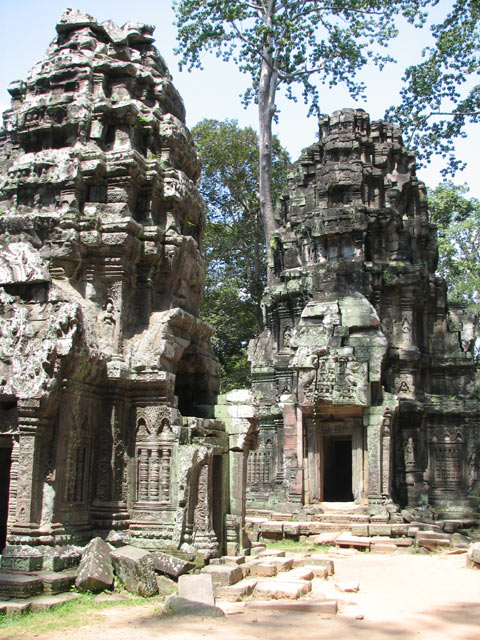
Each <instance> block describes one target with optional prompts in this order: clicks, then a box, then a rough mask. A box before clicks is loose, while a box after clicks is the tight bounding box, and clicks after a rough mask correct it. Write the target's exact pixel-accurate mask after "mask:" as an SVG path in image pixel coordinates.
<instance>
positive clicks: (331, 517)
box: [314, 512, 370, 524]
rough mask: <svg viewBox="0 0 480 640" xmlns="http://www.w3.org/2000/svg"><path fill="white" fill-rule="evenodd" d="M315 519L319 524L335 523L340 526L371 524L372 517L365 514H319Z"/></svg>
mask: <svg viewBox="0 0 480 640" xmlns="http://www.w3.org/2000/svg"><path fill="white" fill-rule="evenodd" d="M314 518H315V521H318V522H329V523H332V522H335V523H338V524H357V523H362V522H367V523H368V522H370V516H369V515H368V514H364V513H335V512H334V513H317V514H315V516H314Z"/></svg>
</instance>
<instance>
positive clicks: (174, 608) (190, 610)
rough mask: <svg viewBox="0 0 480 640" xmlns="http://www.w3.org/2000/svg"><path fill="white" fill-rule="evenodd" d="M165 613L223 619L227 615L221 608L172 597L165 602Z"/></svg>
mask: <svg viewBox="0 0 480 640" xmlns="http://www.w3.org/2000/svg"><path fill="white" fill-rule="evenodd" d="M165 611H166V612H167V613H171V614H173V615H179V616H201V617H203V618H221V617H223V616H224V615H225V613H224V612H223V610H222V609H220V607H216V606H215V605H213V604H205V603H204V602H196V601H194V600H188V599H187V598H183V597H181V596H170V597H169V598H167V600H166V602H165Z"/></svg>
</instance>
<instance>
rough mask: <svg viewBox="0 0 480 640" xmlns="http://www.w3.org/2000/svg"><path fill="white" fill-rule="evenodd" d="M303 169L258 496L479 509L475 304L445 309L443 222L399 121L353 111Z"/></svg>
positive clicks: (273, 331) (290, 211)
mask: <svg viewBox="0 0 480 640" xmlns="http://www.w3.org/2000/svg"><path fill="white" fill-rule="evenodd" d="M320 132H321V136H320V142H319V143H317V144H314V145H312V146H311V147H309V148H308V149H305V150H304V152H303V153H302V156H301V158H300V159H299V160H298V161H297V162H296V163H295V164H294V165H293V166H292V168H291V171H290V174H289V182H288V188H287V190H286V191H285V194H284V195H283V197H282V198H281V201H280V206H279V209H278V219H279V223H280V229H279V231H278V233H277V237H276V238H275V240H274V247H273V265H272V266H273V268H274V271H275V274H276V281H275V282H274V284H272V286H270V287H269V288H268V289H267V290H266V291H265V294H264V298H263V309H264V313H265V321H266V327H267V328H266V330H265V331H264V333H263V334H262V335H261V336H260V337H259V339H258V340H257V341H256V342H254V343H252V344H251V347H250V352H251V359H252V365H253V378H254V383H253V386H254V391H255V393H256V394H257V396H258V398H259V409H260V413H261V435H260V438H259V448H258V450H257V451H256V452H254V453H253V454H251V456H250V462H249V469H248V480H249V496H250V497H249V500H250V503H251V504H252V505H254V504H257V505H260V504H269V503H270V504H271V503H272V500H273V501H277V502H284V503H286V504H287V505H288V504H289V505H292V504H315V503H317V502H321V501H323V500H338V499H340V500H353V499H354V500H355V501H357V502H359V503H365V504H367V503H368V504H369V505H370V508H371V509H372V510H373V511H375V510H382V509H383V508H384V507H383V506H382V505H384V504H385V503H388V501H389V500H391V499H392V498H393V499H394V500H396V501H399V502H400V503H402V504H409V505H412V506H413V505H417V504H423V503H425V502H427V501H428V502H429V503H431V504H432V505H435V506H436V507H437V508H438V510H439V511H443V512H447V513H461V512H463V511H468V509H469V508H470V507H471V500H470V496H471V495H472V492H474V489H475V483H476V478H477V468H478V463H477V448H478V441H479V440H478V439H479V427H478V415H479V414H478V403H477V401H476V399H475V398H474V362H473V356H472V347H473V337H474V332H473V327H474V317H473V315H472V313H471V312H470V311H468V310H467V309H465V308H463V307H461V306H458V305H457V306H454V305H450V306H449V307H447V302H446V295H445V289H446V287H445V281H444V280H443V279H441V278H439V277H437V276H436V275H435V269H436V263H437V241H436V230H435V227H434V226H433V225H431V224H430V223H429V221H428V214H427V199H426V194H425V188H424V185H423V184H422V183H421V182H419V181H418V179H417V178H416V175H415V158H414V156H413V154H412V153H410V152H409V151H408V150H407V149H405V147H403V145H402V141H401V137H400V131H399V130H397V129H394V128H393V127H392V126H391V125H389V124H386V123H383V122H370V119H369V117H368V115H367V114H366V113H365V112H364V111H362V110H353V109H345V110H343V111H339V112H336V113H334V114H333V116H331V117H330V118H325V119H324V120H323V121H322V122H321V127H320Z"/></svg>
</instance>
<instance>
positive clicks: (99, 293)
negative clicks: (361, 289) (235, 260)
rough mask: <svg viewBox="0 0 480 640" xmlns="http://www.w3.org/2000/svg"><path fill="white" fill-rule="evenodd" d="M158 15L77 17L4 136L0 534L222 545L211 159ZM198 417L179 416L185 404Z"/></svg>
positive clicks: (68, 19) (8, 119)
mask: <svg viewBox="0 0 480 640" xmlns="http://www.w3.org/2000/svg"><path fill="white" fill-rule="evenodd" d="M152 33H153V27H149V26H146V25H141V24H136V23H127V24H126V25H124V26H123V27H121V28H120V27H118V26H117V25H115V24H113V23H112V22H105V23H102V24H99V23H97V22H96V21H95V20H94V19H93V18H92V17H91V16H88V15H86V14H83V13H81V12H79V11H75V10H67V11H66V12H65V13H64V14H63V15H62V17H61V19H60V22H59V24H58V25H57V35H56V37H55V39H54V40H53V42H52V44H51V45H50V47H49V49H48V50H47V53H46V55H45V57H44V58H43V59H42V60H41V61H40V62H39V63H38V64H36V65H35V66H34V67H33V69H32V70H31V71H30V73H29V75H28V76H27V78H26V79H25V81H17V82H14V83H12V84H11V86H10V88H9V91H10V94H11V95H12V107H11V109H9V110H8V111H6V112H5V114H4V122H5V130H4V131H2V132H1V133H0V210H1V211H2V215H1V217H0V452H2V451H3V453H4V456H3V461H4V463H5V464H8V463H9V461H10V460H11V467H10V480H9V482H10V484H9V487H10V497H9V501H8V509H9V515H8V540H9V543H11V544H13V543H19V542H22V543H37V544H38V543H39V542H43V543H49V544H54V543H61V542H66V541H69V540H76V539H88V538H89V537H91V535H92V532H94V531H95V532H100V533H103V534H106V533H108V532H109V531H111V530H121V531H124V532H128V534H129V535H130V536H131V537H132V538H134V539H138V541H139V543H141V544H148V545H150V546H155V545H160V546H161V545H168V544H173V545H175V546H177V547H180V546H181V545H182V544H194V545H195V546H197V548H200V549H202V550H203V551H204V552H205V553H206V554H211V553H214V552H215V551H216V550H217V549H218V543H219V542H221V538H222V535H223V533H222V527H223V524H222V521H223V512H224V509H225V502H224V500H225V499H224V498H223V497H222V498H217V500H216V501H215V503H216V504H215V506H214V503H213V497H212V492H213V491H217V492H218V493H219V494H221V495H223V488H224V486H223V485H224V484H225V480H224V477H223V476H224V472H223V471H222V456H223V454H224V453H225V450H226V447H225V443H226V442H227V440H226V438H227V436H226V434H225V433H224V426H223V424H222V423H221V422H220V421H218V420H214V418H213V408H212V405H213V404H214V402H215V398H216V394H217V391H218V385H219V367H218V362H217V360H216V357H215V356H214V354H213V351H212V348H211V346H210V336H211V329H210V327H209V326H208V325H206V324H205V323H203V322H202V321H200V320H199V319H198V316H197V310H198V305H199V302H200V299H201V296H202V288H203V282H204V271H205V265H204V260H203V258H202V255H201V252H200V241H201V237H202V233H203V228H204V210H203V204H202V201H201V199H200V197H199V195H198V192H197V189H196V186H195V183H196V181H197V179H198V177H199V172H200V167H199V162H198V159H197V156H196V153H195V151H194V148H193V143H192V140H191V136H190V133H189V132H188V130H187V129H186V127H185V124H184V116H185V111H184V106H183V102H182V100H181V98H180V96H179V95H178V93H177V91H176V90H175V88H174V86H173V84H172V81H171V77H170V75H169V73H168V70H167V68H166V65H165V62H164V61H163V59H162V57H161V56H160V55H159V53H158V51H157V50H156V49H155V47H154V46H153V44H152V43H153V37H152ZM185 416H187V417H185Z"/></svg>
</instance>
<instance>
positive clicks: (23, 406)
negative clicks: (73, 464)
mask: <svg viewBox="0 0 480 640" xmlns="http://www.w3.org/2000/svg"><path fill="white" fill-rule="evenodd" d="M17 406H18V437H19V442H18V480H17V491H16V507H15V520H14V523H13V526H12V529H11V534H12V535H28V534H29V532H32V534H33V532H34V530H36V529H38V526H39V523H40V518H41V512H42V491H43V481H42V480H43V479H42V464H43V461H44V451H43V449H44V437H45V433H46V431H47V425H48V423H49V421H48V419H47V418H45V417H43V416H39V415H38V414H39V410H40V402H39V401H38V400H36V399H31V400H20V401H19V402H18V405H17Z"/></svg>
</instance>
